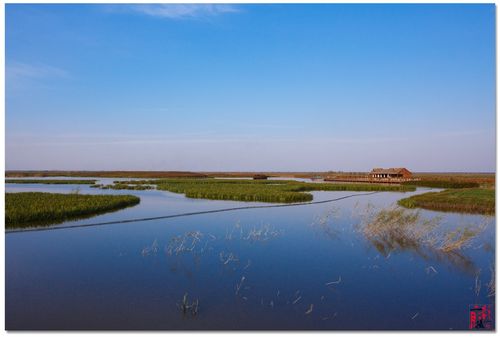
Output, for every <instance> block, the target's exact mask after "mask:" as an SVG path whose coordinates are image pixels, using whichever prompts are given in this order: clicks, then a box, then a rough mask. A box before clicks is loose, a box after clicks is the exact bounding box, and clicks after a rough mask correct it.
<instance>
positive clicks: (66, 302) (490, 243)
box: [6, 178, 495, 330]
mask: <svg viewBox="0 0 500 337" xmlns="http://www.w3.org/2000/svg"><path fill="white" fill-rule="evenodd" d="M97 180H98V181H97V183H98V184H104V185H109V184H113V182H114V181H115V180H116V179H111V178H101V179H99V178H98V179H97ZM120 181H121V183H123V181H124V180H123V179H122V180H120ZM259 184H260V182H259ZM131 185H133V184H131ZM139 185H140V184H139ZM159 186H161V185H159ZM74 188H75V185H42V184H7V185H6V191H7V192H9V193H11V192H27V191H30V192H51V193H71V192H72V191H73V190H74ZM79 188H80V190H79V193H80V194H81V195H86V194H105V195H127V194H131V195H135V196H136V197H139V198H140V199H141V202H140V204H138V205H136V206H134V207H130V208H126V209H123V210H120V211H117V212H114V213H106V214H102V215H98V216H96V217H94V218H92V219H80V220H74V221H67V222H64V223H62V224H60V225H56V226H55V227H57V228H59V227H64V226H68V225H75V224H89V223H95V222H106V221H117V220H125V219H130V218H141V217H146V216H149V217H152V216H162V215H166V214H174V213H182V212H197V211H206V210H212V209H219V208H231V207H240V206H248V205H272V203H262V202H241V201H228V200H206V199H197V198H187V197H186V196H184V195H183V194H179V193H173V192H171V191H167V190H160V189H153V190H115V189H105V190H101V189H96V188H91V187H90V186H89V185H81V186H80V187H79ZM425 192H428V189H426V190H421V189H417V190H416V191H407V192H397V193H395V192H391V191H379V192H377V193H374V194H371V195H364V194H365V193H363V192H358V191H310V192H308V193H310V194H311V195H312V197H313V200H314V201H322V200H325V201H326V200H330V199H335V198H340V197H346V196H351V195H352V196H351V197H349V198H346V199H342V200H338V201H336V202H332V203H323V204H310V205H303V206H293V207H284V208H263V209H248V210H237V211H232V212H224V213H214V214H202V215H195V216H190V217H179V218H174V219H163V220H154V221H139V222H133V223H124V224H113V225H106V226H96V227H83V228H71V229H60V230H51V231H40V232H26V233H12V234H7V235H6V327H7V329H9V330H17V329H22V330H26V329H120V330H122V329H174V330H176V329H195V330H196V329H271V330H274V329H319V330H322V329H323V330H345V329H346V330H359V329H389V330H394V329H410V330H411V329H436V330H448V329H459V330H464V329H467V326H468V325H467V324H468V320H467V313H468V305H469V304H471V303H494V287H492V286H491V284H493V285H494V282H493V283H492V275H493V266H494V251H495V240H494V233H495V221H494V217H491V216H481V215H467V214H456V213H442V212H434V211H426V210H405V209H402V208H398V207H397V201H398V200H400V199H402V198H405V197H410V196H412V195H417V194H422V193H425ZM392 210H397V211H396V212H394V211H392ZM383 212H385V213H383ZM381 219H382V220H383V221H381ZM380 223H384V224H387V223H389V224H393V225H395V226H390V225H389V226H382V227H381V226H380V225H379V224H380ZM398 224H407V225H408V226H406V227H404V226H403V227H404V228H405V229H401V226H398ZM450 233H455V234H454V235H451V234H450ZM41 266H43V268H42V267H41ZM478 285H479V286H478ZM443 311H444V312H446V315H442V312H443Z"/></svg>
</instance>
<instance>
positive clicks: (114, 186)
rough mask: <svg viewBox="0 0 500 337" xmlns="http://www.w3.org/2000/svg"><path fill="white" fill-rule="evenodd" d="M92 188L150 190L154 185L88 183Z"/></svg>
mask: <svg viewBox="0 0 500 337" xmlns="http://www.w3.org/2000/svg"><path fill="white" fill-rule="evenodd" d="M90 187H92V188H100V189H102V190H136V191H144V190H152V189H153V188H154V187H153V186H151V185H129V184H117V183H114V184H111V185H99V184H98V185H90Z"/></svg>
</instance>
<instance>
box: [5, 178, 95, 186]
mask: <svg viewBox="0 0 500 337" xmlns="http://www.w3.org/2000/svg"><path fill="white" fill-rule="evenodd" d="M95 182H96V180H90V179H85V180H77V179H5V183H6V184H76V185H84V184H85V185H92V184H95Z"/></svg>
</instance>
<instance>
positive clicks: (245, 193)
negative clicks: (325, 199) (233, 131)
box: [121, 179, 415, 203]
mask: <svg viewBox="0 0 500 337" xmlns="http://www.w3.org/2000/svg"><path fill="white" fill-rule="evenodd" d="M121 183H122V184H139V185H141V184H153V185H156V188H157V189H158V190H165V191H170V192H174V193H182V194H185V195H186V197H188V198H198V199H214V200H236V201H260V202H277V203H291V202H306V201H311V200H313V196H312V194H310V193H306V192H311V191H360V192H366V191H396V192H402V191H414V190H415V187H413V186H402V185H381V184H333V183H304V182H298V181H294V180H245V179H224V180H222V179H220V180H219V179H160V180H136V181H123V182H121Z"/></svg>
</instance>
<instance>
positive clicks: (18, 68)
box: [6, 62, 68, 80]
mask: <svg viewBox="0 0 500 337" xmlns="http://www.w3.org/2000/svg"><path fill="white" fill-rule="evenodd" d="M6 75H7V79H8V80H17V79H25V78H28V79H40V78H53V77H63V78H64V77H68V72H67V71H66V70H64V69H61V68H58V67H54V66H50V65H47V64H36V65H34V64H27V63H20V62H9V63H7V65H6Z"/></svg>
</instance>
